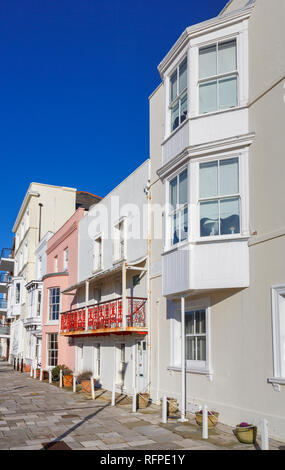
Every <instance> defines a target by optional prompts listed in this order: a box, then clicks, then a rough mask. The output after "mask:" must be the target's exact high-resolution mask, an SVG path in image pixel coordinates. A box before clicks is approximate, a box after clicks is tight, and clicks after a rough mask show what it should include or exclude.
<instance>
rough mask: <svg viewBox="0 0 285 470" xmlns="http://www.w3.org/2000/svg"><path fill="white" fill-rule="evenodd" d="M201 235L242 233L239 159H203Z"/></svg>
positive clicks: (201, 173)
mask: <svg viewBox="0 0 285 470" xmlns="http://www.w3.org/2000/svg"><path fill="white" fill-rule="evenodd" d="M199 173H200V201H199V206H200V236H201V237H209V236H218V235H233V234H239V233H240V193H239V159H238V158H228V159H224V160H216V161H211V162H207V163H200V167H199Z"/></svg>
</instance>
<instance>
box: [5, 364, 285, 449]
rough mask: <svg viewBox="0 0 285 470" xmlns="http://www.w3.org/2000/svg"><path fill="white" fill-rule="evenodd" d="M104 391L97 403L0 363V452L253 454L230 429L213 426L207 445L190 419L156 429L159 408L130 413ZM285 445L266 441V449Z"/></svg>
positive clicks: (127, 406)
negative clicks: (51, 447) (54, 446)
mask: <svg viewBox="0 0 285 470" xmlns="http://www.w3.org/2000/svg"><path fill="white" fill-rule="evenodd" d="M110 398H111V397H110V393H109V392H106V393H104V392H102V391H98V392H96V399H95V400H92V399H91V397H90V396H89V395H87V394H84V393H82V392H78V393H72V391H68V390H65V389H60V388H58V387H56V386H54V385H51V384H49V383H46V382H40V381H39V380H37V379H33V378H30V376H29V374H26V373H20V372H15V371H14V370H13V369H12V367H11V366H10V365H9V364H7V363H4V362H0V449H2V450H4V449H7V450H8V449H10V450H18V449H25V450H40V449H42V448H43V443H50V442H53V441H64V442H65V443H66V444H67V445H68V446H69V447H70V448H71V449H80V450H115V449H122V450H124V449H125V450H132V449H142V450H195V449H199V450H236V449H239V450H255V449H258V444H257V445H256V446H255V447H254V446H251V445H249V446H247V445H242V444H240V443H239V442H238V441H237V439H236V437H235V436H234V434H233V430H232V429H231V428H230V427H228V426H225V425H222V424H218V425H217V428H216V429H215V431H210V432H209V439H208V440H207V441H205V440H202V438H201V429H200V428H198V426H197V425H196V424H195V422H194V419H193V417H190V419H189V422H188V423H185V424H182V423H179V422H178V420H177V419H173V420H169V422H168V424H161V418H160V410H159V407H157V406H155V405H152V406H151V407H149V408H147V409H146V410H140V412H138V413H136V414H134V413H131V404H130V400H128V399H127V400H120V398H119V397H118V400H117V402H119V403H120V404H117V406H116V407H111V406H110ZM284 448H285V444H284V443H283V444H282V443H278V442H276V441H271V442H270V449H284Z"/></svg>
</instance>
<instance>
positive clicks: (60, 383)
mask: <svg viewBox="0 0 285 470" xmlns="http://www.w3.org/2000/svg"><path fill="white" fill-rule="evenodd" d="M59 386H60V388H62V369H60V371H59Z"/></svg>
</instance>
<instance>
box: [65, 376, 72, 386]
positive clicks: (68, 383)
mask: <svg viewBox="0 0 285 470" xmlns="http://www.w3.org/2000/svg"><path fill="white" fill-rule="evenodd" d="M63 386H64V387H72V386H73V375H64V376H63Z"/></svg>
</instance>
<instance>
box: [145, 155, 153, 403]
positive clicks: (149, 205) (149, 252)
mask: <svg viewBox="0 0 285 470" xmlns="http://www.w3.org/2000/svg"><path fill="white" fill-rule="evenodd" d="M150 179H151V161H150V160H149V166H148V185H147V266H146V268H147V307H146V311H147V331H148V335H147V369H148V371H147V376H148V381H147V383H148V393H149V394H150V392H151V386H150V384H151V345H152V336H151V335H152V331H151V318H150V312H151V309H150V302H151V288H150V257H151V229H152V227H151V189H150V188H151V187H150Z"/></svg>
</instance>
